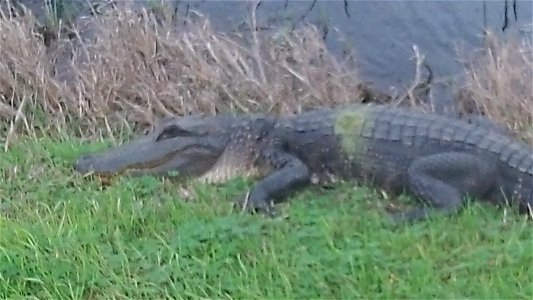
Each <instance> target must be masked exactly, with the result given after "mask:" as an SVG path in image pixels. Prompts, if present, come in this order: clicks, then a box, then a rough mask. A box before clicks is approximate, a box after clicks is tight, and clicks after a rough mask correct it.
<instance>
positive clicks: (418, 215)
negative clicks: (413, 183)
mask: <svg viewBox="0 0 533 300" xmlns="http://www.w3.org/2000/svg"><path fill="white" fill-rule="evenodd" d="M434 210H435V209H431V208H427V207H419V208H414V209H412V210H409V211H406V212H397V213H390V214H389V217H390V219H391V220H392V222H393V223H395V224H401V223H413V222H416V221H422V220H426V219H428V218H429V217H430V215H431V213H432V212H434Z"/></svg>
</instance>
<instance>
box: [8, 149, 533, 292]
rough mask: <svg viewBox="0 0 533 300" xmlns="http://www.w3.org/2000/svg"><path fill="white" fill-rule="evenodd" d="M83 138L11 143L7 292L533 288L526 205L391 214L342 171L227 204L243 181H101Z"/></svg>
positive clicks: (367, 191)
mask: <svg viewBox="0 0 533 300" xmlns="http://www.w3.org/2000/svg"><path fill="white" fill-rule="evenodd" d="M91 147H92V148H93V149H96V148H100V147H103V145H93V146H91ZM87 150H89V149H88V148H87V146H80V145H79V143H77V142H75V141H68V142H58V141H52V140H50V139H42V140H40V141H32V142H28V143H24V144H21V145H20V146H18V147H16V148H15V149H12V150H11V151H10V152H9V153H7V154H4V158H3V159H2V160H1V164H2V165H0V169H1V170H2V174H1V175H0V176H2V178H1V180H0V193H1V195H0V196H1V197H2V198H3V199H7V200H3V201H2V212H3V213H2V215H1V217H0V253H1V255H0V298H2V299H7V298H10V299H12V298H17V297H26V296H34V297H37V298H41V299H42V298H48V299H64V298H74V299H95V298H97V299H99V298H102V297H105V298H117V299H123V298H131V299H139V298H140V297H145V298H150V299H153V298H163V297H178V298H180V297H189V296H194V297H208V298H306V297H323V298H354V297H361V298H372V299H376V298H412V297H417V298H434V297H437V298H463V297H469V298H500V299H505V298H507V299H511V298H512V299H528V298H529V297H530V296H531V294H532V292H533V291H532V287H531V282H533V272H531V266H532V265H533V244H532V242H531V236H532V231H531V226H530V225H527V222H526V221H525V219H524V216H517V215H515V214H509V215H505V214H504V213H503V211H501V210H497V209H496V208H493V207H490V206H486V205H479V204H471V205H469V206H468V207H467V208H466V209H465V210H464V211H463V212H462V213H461V214H459V215H458V216H455V217H451V218H446V217H438V218H436V219H434V220H432V221H430V222H423V223H420V224H415V225H412V226H400V227H396V226H392V225H391V224H390V223H388V222H386V220H387V219H386V218H385V215H384V208H383V206H385V205H386V201H385V200H380V199H381V198H380V197H379V196H378V195H377V194H375V193H374V192H372V191H370V190H367V189H364V188H353V187H352V186H350V185H348V184H341V185H339V186H338V187H337V188H335V189H333V190H327V191H326V190H318V189H310V190H308V191H306V192H304V193H302V194H300V195H298V196H297V197H296V198H295V199H293V201H291V202H290V203H288V204H284V205H282V211H283V215H285V216H288V218H286V219H283V220H268V219H264V218H261V217H258V216H249V215H240V214H239V213H236V212H232V211H231V206H230V205H229V202H230V201H231V199H233V198H234V197H236V196H238V195H239V194H240V193H241V191H242V190H244V189H245V188H247V187H249V183H248V182H245V181H242V180H235V181H232V182H230V183H229V184H227V185H224V186H223V187H216V186H207V185H192V186H189V187H188V188H189V189H188V191H185V190H180V188H179V186H177V185H175V184H173V183H171V182H169V181H167V180H159V179H156V178H153V177H144V178H130V179H126V178H118V179H116V180H115V181H113V182H112V183H110V184H108V185H104V186H102V185H101V183H100V182H98V181H97V180H89V179H88V178H83V177H81V176H79V175H77V174H74V173H73V172H72V170H71V168H70V165H69V162H70V161H71V160H72V159H73V158H74V157H75V156H76V155H78V154H79V153H81V152H83V151H87ZM28 153H31V155H28ZM191 193H192V194H193V195H194V197H192V198H191V199H190V200H189V201H184V199H185V198H187V195H188V194H191Z"/></svg>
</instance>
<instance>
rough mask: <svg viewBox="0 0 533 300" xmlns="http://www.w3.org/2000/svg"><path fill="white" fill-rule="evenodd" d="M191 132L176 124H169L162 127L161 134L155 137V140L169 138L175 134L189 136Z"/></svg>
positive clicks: (175, 135)
mask: <svg viewBox="0 0 533 300" xmlns="http://www.w3.org/2000/svg"><path fill="white" fill-rule="evenodd" d="M190 135H191V132H190V131H187V130H184V129H182V128H180V127H179V126H177V125H171V126H168V127H166V128H165V129H163V131H162V132H161V134H159V136H158V137H157V138H156V139H155V140H156V141H160V140H164V139H171V138H175V137H177V136H190Z"/></svg>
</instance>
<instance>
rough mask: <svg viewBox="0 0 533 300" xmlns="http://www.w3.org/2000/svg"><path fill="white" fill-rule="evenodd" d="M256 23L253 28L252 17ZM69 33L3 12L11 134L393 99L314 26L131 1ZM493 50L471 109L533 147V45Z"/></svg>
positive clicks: (2, 98)
mask: <svg viewBox="0 0 533 300" xmlns="http://www.w3.org/2000/svg"><path fill="white" fill-rule="evenodd" d="M169 12H172V13H169ZM249 21H250V22H249V23H250V24H251V25H250V28H254V22H255V16H254V11H253V10H251V14H250V18H249ZM63 26H64V24H61V23H57V24H55V27H54V28H52V30H50V28H49V29H48V30H44V31H43V30H42V28H41V29H40V27H39V26H37V21H36V18H35V17H34V16H33V15H32V14H31V12H29V11H26V12H25V14H24V16H17V17H10V16H9V15H7V14H6V13H5V11H4V12H3V16H2V17H1V18H0V36H1V41H0V122H2V123H4V124H8V126H5V127H6V129H8V136H9V135H13V134H14V132H15V129H17V130H19V131H24V132H26V133H32V130H33V127H32V124H33V123H34V122H35V121H36V120H40V121H44V122H41V125H42V124H47V126H48V129H56V130H59V131H60V130H62V129H64V128H67V127H69V128H80V130H79V132H78V133H79V134H80V135H82V136H93V135H97V136H100V135H105V136H108V135H110V134H111V135H112V132H113V130H114V129H116V128H117V127H118V126H123V125H125V124H137V125H141V126H145V125H151V124H153V122H154V121H155V120H156V118H158V117H162V116H168V115H174V114H186V113H191V112H204V113H210V114H214V113H218V112H222V111H232V110H239V111H244V112H255V111H262V112H273V113H280V114H286V113H297V112H300V111H302V110H305V109H307V108H310V107H313V106H317V105H323V104H327V105H334V104H339V103H346V102H354V101H363V100H368V99H369V98H374V100H375V101H380V102H386V101H390V100H391V99H390V98H388V97H387V95H384V96H383V98H382V97H381V96H379V97H378V98H380V99H375V98H376V94H373V93H369V92H368V90H367V89H366V87H365V85H364V84H363V82H362V81H361V79H360V78H358V75H357V71H356V68H355V63H354V61H353V57H351V56H350V55H348V56H347V57H345V58H343V59H339V58H337V57H335V56H334V55H333V54H331V53H330V52H329V51H328V49H327V48H326V45H325V44H324V41H323V40H322V37H321V33H320V32H319V30H317V28H315V27H313V26H303V27H301V28H299V29H296V30H293V31H288V30H284V29H283V28H280V29H279V31H277V32H276V33H275V34H271V33H268V34H261V32H258V31H254V30H250V31H248V32H242V33H222V32H219V31H216V30H215V29H213V28H212V26H211V24H210V22H209V20H208V19H207V18H205V17H204V16H202V15H201V14H200V13H198V12H196V13H193V14H192V15H189V16H187V17H185V16H180V15H176V14H174V13H173V11H172V10H165V9H156V8H154V7H152V8H151V9H139V8H136V9H134V8H133V7H131V6H129V4H128V3H124V2H122V3H120V2H119V4H117V6H116V7H115V8H113V9H108V10H105V11H104V13H103V14H100V15H96V16H90V17H84V18H78V19H77V20H76V21H75V22H74V24H70V25H69V27H68V28H67V29H65V28H64V27H63ZM45 41H46V42H45ZM488 49H489V50H488V52H487V55H483V56H480V57H477V58H476V59H475V60H474V63H473V64H471V65H469V66H468V68H467V69H466V71H467V72H466V77H467V82H466V84H465V85H464V86H463V87H462V90H461V95H462V97H458V99H459V100H458V102H459V104H460V107H462V108H463V109H464V108H467V107H468V105H469V104H471V101H473V103H475V105H474V106H475V107H478V108H479V109H478V111H482V112H484V113H485V114H486V115H487V116H489V117H490V118H492V119H494V120H497V121H499V122H501V123H505V124H508V125H509V127H510V128H512V129H513V130H516V131H519V132H521V133H523V132H526V131H527V130H529V133H528V134H529V135H527V134H526V137H527V138H529V139H530V141H533V133H531V127H532V126H531V122H532V118H531V117H532V116H531V113H530V112H531V103H533V101H532V100H533V99H532V97H533V93H532V91H531V89H532V74H531V72H532V68H533V66H532V56H531V51H532V50H531V43H526V42H524V41H523V40H518V39H515V40H510V41H504V40H499V39H496V38H492V39H491V47H490V48H488ZM415 86H416V84H414V85H413V87H415ZM408 92H409V91H408ZM407 94H410V93H407ZM464 95H468V97H464ZM396 100H397V99H396ZM125 121H126V122H125ZM74 125H75V126H74Z"/></svg>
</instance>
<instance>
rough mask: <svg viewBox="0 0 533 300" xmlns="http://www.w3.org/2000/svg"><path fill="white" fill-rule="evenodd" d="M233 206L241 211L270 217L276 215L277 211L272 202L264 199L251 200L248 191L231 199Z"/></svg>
mask: <svg viewBox="0 0 533 300" xmlns="http://www.w3.org/2000/svg"><path fill="white" fill-rule="evenodd" d="M233 207H234V208H237V209H239V210H240V211H241V213H245V212H246V213H250V214H260V215H263V216H265V217H270V218H275V217H277V216H278V212H277V211H276V209H275V208H274V206H273V205H272V204H270V203H268V202H265V201H253V200H251V199H250V194H249V193H248V194H246V196H244V197H238V198H237V199H236V200H235V201H233Z"/></svg>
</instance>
